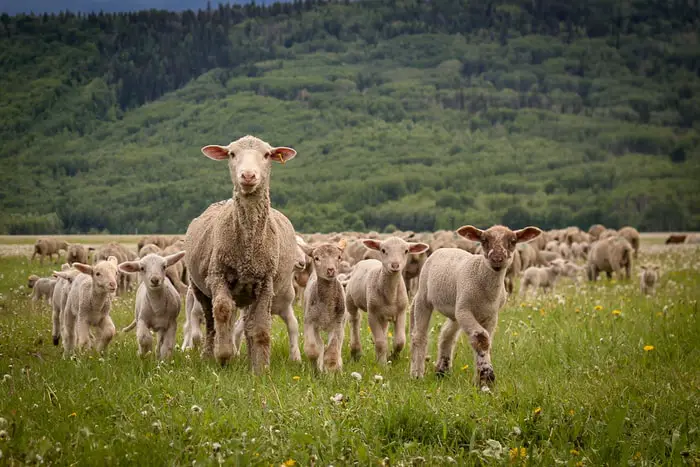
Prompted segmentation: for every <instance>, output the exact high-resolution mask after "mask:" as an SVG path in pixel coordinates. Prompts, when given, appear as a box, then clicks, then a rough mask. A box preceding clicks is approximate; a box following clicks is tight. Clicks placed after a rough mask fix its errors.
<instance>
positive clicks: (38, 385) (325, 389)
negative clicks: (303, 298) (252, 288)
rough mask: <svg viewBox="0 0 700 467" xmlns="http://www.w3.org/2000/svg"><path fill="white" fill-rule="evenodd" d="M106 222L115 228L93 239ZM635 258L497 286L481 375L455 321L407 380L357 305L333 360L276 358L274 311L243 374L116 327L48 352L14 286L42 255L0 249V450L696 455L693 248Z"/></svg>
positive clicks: (7, 459) (71, 456)
mask: <svg viewBox="0 0 700 467" xmlns="http://www.w3.org/2000/svg"><path fill="white" fill-rule="evenodd" d="M662 235H665V234H662ZM84 238H87V239H89V240H92V239H93V238H97V237H84ZM114 238H120V239H124V237H122V236H120V237H100V240H102V241H106V240H112V239H114ZM654 238H655V237H653V236H651V237H650V236H645V240H646V239H652V240H653V239H654ZM134 240H135V237H132V241H134ZM637 264H661V266H662V272H663V276H662V279H661V283H660V286H659V289H658V293H657V295H656V296H653V297H643V296H641V295H640V292H639V285H638V282H637V277H638V276H637V273H638V271H639V269H638V267H636V269H635V271H634V279H633V280H632V281H631V282H625V281H617V280H615V281H607V280H603V281H600V282H598V283H595V284H591V283H586V282H584V283H582V284H580V285H576V284H574V283H573V282H571V281H568V280H566V281H561V282H560V283H559V284H558V285H557V287H556V290H555V292H554V293H553V294H549V295H538V296H536V297H528V298H522V297H519V296H513V297H511V298H510V299H509V301H508V303H507V305H506V307H505V308H504V310H503V311H502V313H501V317H500V322H499V328H498V333H497V334H496V335H495V340H494V350H493V361H494V367H495V370H496V373H497V384H496V387H495V389H494V391H493V392H492V393H484V392H481V391H479V390H478V389H477V388H475V387H474V386H473V385H472V382H471V380H472V373H473V370H474V368H473V367H474V362H473V358H472V353H471V351H470V350H469V347H468V344H467V342H466V339H465V338H464V337H462V338H460V342H459V343H458V345H457V351H456V356H455V364H454V368H453V371H452V374H450V375H448V376H447V377H445V378H443V379H437V378H436V377H435V376H434V374H432V372H430V371H429V372H428V374H427V376H426V378H425V380H423V381H414V380H411V379H410V378H409V375H408V355H409V352H410V350H409V349H410V347H409V349H407V350H406V351H404V354H403V355H402V357H401V358H400V359H398V360H396V361H394V362H392V363H391V364H390V365H388V366H386V367H381V366H379V365H377V364H376V363H375V361H374V350H373V346H372V342H371V338H370V334H369V332H368V331H367V329H366V317H365V318H364V320H365V323H364V325H363V326H362V329H363V334H362V344H363V349H364V355H363V357H362V358H361V359H360V360H359V361H356V362H355V361H351V360H350V358H349V349H348V346H347V338H346V345H345V347H344V349H343V357H344V360H345V369H344V372H343V373H342V374H338V375H325V376H318V375H316V374H315V373H314V371H313V370H312V368H311V365H310V364H309V362H308V361H306V360H304V361H303V362H302V363H301V364H291V363H289V362H288V360H287V359H288V348H287V333H286V330H285V328H284V326H283V325H282V323H281V320H279V319H277V318H275V319H274V320H273V333H272V335H273V349H272V362H271V368H270V370H269V372H268V373H266V374H265V375H264V376H261V377H254V376H252V375H251V374H250V373H249V371H248V369H247V365H246V360H245V355H244V356H242V357H240V358H238V359H236V360H234V362H233V363H232V364H231V365H230V367H227V368H223V369H222V368H220V367H219V366H217V365H216V364H214V363H213V362H209V361H202V360H201V359H200V357H199V355H198V354H197V353H196V352H188V353H182V352H176V354H175V357H174V359H173V361H171V362H166V363H161V364H157V363H156V362H155V361H154V360H153V358H151V357H148V358H145V359H140V358H138V357H137V356H136V348H137V347H136V341H135V336H134V334H133V333H132V334H123V333H120V334H118V335H117V336H116V337H115V339H114V341H113V342H112V344H111V345H110V347H109V352H108V354H107V355H105V356H100V355H96V354H93V353H87V354H85V355H83V356H81V357H79V358H78V359H76V360H64V359H62V358H61V349H60V348H56V347H54V346H53V345H52V344H51V336H50V320H51V318H50V312H49V310H48V308H47V307H46V306H45V305H40V306H39V307H38V308H37V309H35V310H34V309H32V306H31V304H30V301H29V300H28V297H27V293H28V291H27V289H26V277H27V275H28V274H29V273H31V272H36V273H38V274H40V275H46V274H49V273H50V271H51V270H52V269H53V268H54V267H55V265H49V264H46V265H45V266H43V267H40V266H39V265H38V263H37V262H34V263H31V264H30V263H29V262H28V260H27V258H25V257H21V256H15V257H4V258H0V430H4V433H3V434H2V436H1V437H0V452H1V453H2V454H1V455H2V457H0V465H2V464H7V465H15V464H21V465H24V464H35V463H42V462H43V463H46V464H51V465H71V464H75V463H77V464H80V465H102V464H107V465H112V464H138V465H144V464H148V465H186V464H187V465H193V464H195V463H196V464H197V465H202V464H204V465H214V464H217V463H226V464H233V465H261V466H262V465H264V466H268V465H274V466H279V465H282V464H283V465H287V466H292V465H304V466H306V465H317V466H327V465H331V464H332V465H336V466H340V465H518V466H524V465H546V466H550V465H559V464H561V465H567V466H571V467H573V466H595V465H627V466H646V465H691V466H692V465H696V466H697V465H700V431H699V430H698V427H700V347H699V346H698V336H699V335H700V319H699V318H700V317H699V316H698V300H699V299H700V248H698V247H697V246H691V245H679V246H672V247H667V246H665V245H654V244H648V243H647V242H645V245H644V246H643V248H642V251H641V252H640V258H639V260H638V261H637ZM133 306H134V293H133V292H131V293H129V294H127V295H126V296H124V297H119V298H118V299H116V301H115V303H114V308H113V312H112V316H113V319H114V321H115V323H116V325H117V327H118V328H121V327H122V326H125V325H126V324H128V323H129V322H130V321H131V319H132V317H133ZM296 314H297V316H298V317H299V318H300V320H301V318H302V315H303V314H302V312H301V310H300V309H299V308H297V309H296ZM183 315H184V313H181V315H180V319H179V323H180V326H182V323H183V321H184V316H183ZM441 322H442V319H441V318H439V317H437V318H435V317H434V318H433V323H432V327H431V331H430V336H429V338H430V349H431V350H430V352H429V355H431V356H432V358H433V359H434V358H435V355H436V350H435V347H436V340H437V336H438V334H439V331H440V323H441ZM300 324H301V323H300ZM181 331H182V329H181V327H180V329H179V333H178V342H182V334H181ZM302 348H303V336H302ZM244 354H245V351H244ZM428 368H431V365H429V366H428ZM351 372H358V373H360V374H361V376H362V379H361V380H359V381H358V380H356V379H354V378H353V377H351V376H350V373H351ZM337 395H342V401H341V402H337V403H336V402H334V401H333V400H332V398H333V397H336V396H337ZM3 438H4V439H3Z"/></svg>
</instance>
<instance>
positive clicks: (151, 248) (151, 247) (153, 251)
mask: <svg viewBox="0 0 700 467" xmlns="http://www.w3.org/2000/svg"><path fill="white" fill-rule="evenodd" d="M162 251H163V250H162V249H161V248H160V247H159V246H158V245H156V244H153V243H149V244H147V245H144V246H143V247H141V249H139V258H143V257H145V256H146V255H159V254H160V253H161V252H162Z"/></svg>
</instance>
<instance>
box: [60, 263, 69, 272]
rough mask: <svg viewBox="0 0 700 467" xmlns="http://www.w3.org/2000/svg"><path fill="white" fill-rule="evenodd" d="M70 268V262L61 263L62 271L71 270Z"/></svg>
mask: <svg viewBox="0 0 700 467" xmlns="http://www.w3.org/2000/svg"><path fill="white" fill-rule="evenodd" d="M69 269H70V264H68V263H63V264H62V265H61V271H67V270H69Z"/></svg>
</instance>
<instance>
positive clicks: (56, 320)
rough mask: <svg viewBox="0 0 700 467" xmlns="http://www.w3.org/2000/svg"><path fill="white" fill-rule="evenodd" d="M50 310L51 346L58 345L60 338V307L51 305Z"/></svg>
mask: <svg viewBox="0 0 700 467" xmlns="http://www.w3.org/2000/svg"><path fill="white" fill-rule="evenodd" d="M51 308H52V314H51V318H52V320H51V321H52V325H51V337H52V339H53V345H58V341H59V338H60V337H61V336H60V334H61V307H60V306H59V305H57V304H55V303H52V304H51Z"/></svg>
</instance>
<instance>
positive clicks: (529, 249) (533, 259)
mask: <svg viewBox="0 0 700 467" xmlns="http://www.w3.org/2000/svg"><path fill="white" fill-rule="evenodd" d="M532 245H533V242H529V243H518V245H517V246H516V248H517V250H518V252H520V262H521V265H520V267H521V270H525V269H527V268H529V267H531V266H535V265H536V264H537V253H538V250H536V249H535V247H533V246H532Z"/></svg>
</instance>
